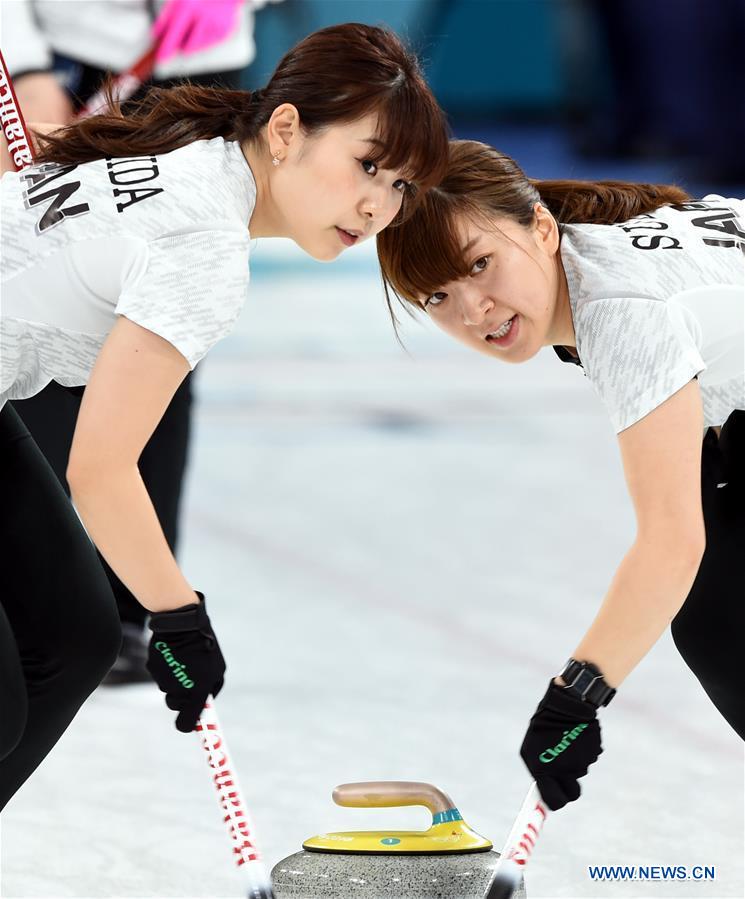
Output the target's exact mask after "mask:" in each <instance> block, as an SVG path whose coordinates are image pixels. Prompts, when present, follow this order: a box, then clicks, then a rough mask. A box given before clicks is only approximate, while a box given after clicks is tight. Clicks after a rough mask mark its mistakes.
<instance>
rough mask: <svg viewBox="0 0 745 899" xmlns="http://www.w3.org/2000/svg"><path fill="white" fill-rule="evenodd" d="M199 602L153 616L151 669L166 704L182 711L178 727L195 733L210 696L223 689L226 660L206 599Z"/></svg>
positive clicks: (149, 661)
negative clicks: (211, 621)
mask: <svg viewBox="0 0 745 899" xmlns="http://www.w3.org/2000/svg"><path fill="white" fill-rule="evenodd" d="M197 596H198V597H199V599H200V602H198V603H196V602H195V603H191V604H190V605H187V606H181V608H179V609H173V610H172V611H169V612H156V613H154V614H153V615H151V616H150V630H152V632H153V635H152V637H151V638H150V646H149V647H148V658H147V670H148V671H149V672H150V674H151V675H152V676H153V680H155V682H156V683H157V685H158V686H159V687H160V689H161V690H162V691H163V692H164V693H165V694H166V705H167V706H168V708H169V709H173V711H175V712H178V713H179V714H178V716H177V717H176V727H177V728H178V730H180V731H183V733H189V732H190V731H193V730H194V727H195V726H196V723H197V721H198V720H199V716H200V714H201V712H202V709H203V708H204V704H205V702H206V701H207V699H208V697H209V696H210V694H211V695H212V696H217V694H218V693H219V692H220V690H222V686H223V682H224V681H223V678H224V674H225V659H224V658H223V656H222V652H221V651H220V646H219V644H218V642H217V637H215V633H214V631H213V630H212V625H211V624H210V620H209V618H208V617H207V610H206V609H205V606H204V596H203V595H202V594H201V593H199V592H197Z"/></svg>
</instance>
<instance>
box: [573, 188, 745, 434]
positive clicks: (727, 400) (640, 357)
mask: <svg viewBox="0 0 745 899" xmlns="http://www.w3.org/2000/svg"><path fill="white" fill-rule="evenodd" d="M562 230H563V236H562V239H561V259H562V262H563V264H564V270H565V272H566V277H567V283H568V286H569V299H570V304H571V309H572V318H573V321H574V330H575V337H576V344H577V353H578V354H579V360H580V362H581V364H582V366H583V367H584V370H585V373H586V375H587V378H588V379H589V381H590V382H591V384H592V386H593V387H594V389H595V390H596V392H597V393H598V394H599V396H600V398H601V400H602V401H603V403H604V404H605V406H606V408H607V410H608V413H609V415H610V418H611V421H612V423H613V427H614V428H615V430H616V432H620V431H623V430H624V429H625V428H628V427H630V426H631V425H632V424H634V423H635V422H637V421H639V419H641V418H644V416H645V415H648V414H649V413H650V412H651V411H652V410H653V409H656V408H657V406H659V405H660V404H661V403H663V402H664V401H665V400H666V399H668V397H670V396H672V395H673V394H674V393H676V392H677V391H678V390H680V389H681V388H682V387H683V386H685V384H687V383H688V382H689V381H690V380H692V379H693V378H694V377H696V376H698V383H699V386H700V390H701V396H702V400H703V409H704V423H705V425H706V426H707V427H708V426H711V425H721V424H722V423H723V422H724V421H725V420H726V419H727V417H728V416H729V415H730V413H731V412H732V411H734V410H735V409H745V201H743V200H740V199H726V198H723V197H719V196H715V195H710V196H707V197H704V199H702V200H690V201H688V202H686V203H682V204H680V205H677V206H663V207H661V208H660V209H657V210H656V211H655V212H652V213H648V214H644V215H639V216H636V217H635V218H633V219H631V220H630V221H627V222H622V223H620V224H615V225H564V226H562ZM567 361H568V360H567Z"/></svg>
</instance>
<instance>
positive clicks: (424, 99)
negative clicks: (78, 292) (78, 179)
mask: <svg viewBox="0 0 745 899" xmlns="http://www.w3.org/2000/svg"><path fill="white" fill-rule="evenodd" d="M107 86H108V90H109V100H110V101H112V106H111V110H110V112H107V113H106V114H103V115H96V116H92V117H91V118H88V119H83V120H81V121H79V122H75V123H73V124H71V125H68V126H66V127H64V128H61V129H58V130H56V131H54V132H53V133H52V134H49V135H43V136H42V135H40V136H39V141H40V145H41V147H42V151H41V152H40V153H39V155H38V157H37V161H38V162H58V163H63V164H68V163H71V164H76V163H82V162H88V161H90V160H93V159H101V158H103V157H113V158H116V157H124V156H149V155H153V154H157V153H168V152H169V151H170V150H175V149H178V148H179V147H183V146H185V145H186V144H189V143H191V142H193V141H197V140H209V139H211V138H214V137H223V138H225V139H226V140H238V141H244V140H249V141H256V140H258V138H259V133H260V131H261V128H262V127H263V126H264V125H266V124H267V122H268V121H269V119H270V118H271V115H272V112H273V111H274V110H275V109H276V108H277V107H278V106H280V105H281V104H282V103H292V104H294V105H295V106H296V107H297V109H298V112H299V114H300V121H301V123H302V126H303V128H304V130H305V132H306V134H311V133H313V132H315V131H319V130H320V129H322V128H324V127H327V126H329V125H332V124H343V123H347V122H352V121H355V120H357V119H360V118H362V117H364V116H365V115H368V114H370V113H374V112H376V113H378V116H379V127H378V132H379V133H378V134H377V135H376V136H377V137H378V138H379V139H380V140H381V141H382V146H381V147H380V149H379V150H377V151H376V153H377V156H376V155H374V154H373V155H371V157H370V158H371V159H372V161H373V162H376V163H377V164H378V165H379V166H381V167H385V168H390V169H394V170H400V171H401V172H402V174H403V176H404V177H405V178H406V180H410V181H411V182H412V193H415V192H416V191H417V189H418V190H420V191H421V190H426V189H427V188H428V187H430V186H431V185H432V184H435V183H437V182H438V181H439V180H440V178H441V177H442V175H443V174H444V170H445V165H446V164H447V127H446V123H445V117H444V114H443V112H442V111H441V110H440V108H439V106H438V105H437V102H436V101H435V99H434V97H433V96H432V94H431V92H430V90H429V87H428V86H427V84H426V82H425V80H424V78H423V76H422V73H421V71H420V69H419V65H418V62H417V60H416V57H415V56H414V55H413V54H412V53H411V52H410V51H409V50H408V49H407V48H406V47H405V46H404V45H403V43H402V42H401V40H400V39H399V38H398V37H397V36H396V35H395V34H394V33H393V32H392V31H389V30H387V29H384V28H377V27H374V26H371V25H362V24H358V23H347V24H343V25H334V26H331V27H329V28H322V29H321V30H319V31H315V32H313V34H311V35H309V36H308V37H306V38H305V39H304V40H302V41H300V43H299V44H297V45H296V46H295V47H293V48H292V49H291V50H289V51H288V52H287V53H286V54H285V56H284V57H283V58H282V60H281V61H280V63H279V65H278V66H277V68H276V70H275V72H274V74H273V75H272V77H271V79H270V80H269V83H268V84H267V85H266V87H265V88H263V89H262V90H258V91H253V92H251V91H242V90H227V89H224V88H210V87H198V86H196V85H192V84H185V85H181V86H178V87H175V88H170V89H164V88H151V89H150V90H149V91H148V92H147V93H146V94H145V96H144V97H143V98H142V99H140V100H136V101H130V102H129V103H128V104H127V105H126V106H125V109H124V111H123V110H122V108H121V107H120V105H119V104H118V103H116V102H115V101H114V100H113V98H112V97H111V80H109V81H108V82H107Z"/></svg>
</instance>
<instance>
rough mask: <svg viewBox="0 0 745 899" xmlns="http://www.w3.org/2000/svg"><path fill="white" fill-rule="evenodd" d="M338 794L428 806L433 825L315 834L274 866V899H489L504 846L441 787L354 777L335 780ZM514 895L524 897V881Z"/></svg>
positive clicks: (349, 801)
mask: <svg viewBox="0 0 745 899" xmlns="http://www.w3.org/2000/svg"><path fill="white" fill-rule="evenodd" d="M333 799H334V802H335V803H336V804H337V805H342V806H345V807H347V808H398V807H399V806H406V805H423V806H425V808H428V809H429V811H430V812H431V813H432V826H431V827H430V829H429V830H425V831H409V830H381V831H350V832H347V833H322V834H320V836H317V837H311V838H310V839H309V840H306V841H305V842H304V843H303V849H302V851H301V852H296V853H295V854H294V855H290V856H288V857H287V858H285V859H283V860H282V861H281V862H279V863H278V864H276V865H275V866H274V868H273V870H272V884H273V887H274V895H275V896H276V899H352V897H355V896H360V897H362V899H484V894H485V893H486V888H487V886H488V885H489V882H490V880H491V875H492V873H493V871H494V866H495V865H496V863H497V859H498V858H499V853H498V852H493V851H491V850H492V844H491V842H490V841H489V840H487V839H485V838H484V837H482V836H480V835H479V834H477V833H476V831H474V830H471V828H470V827H469V826H468V824H466V822H465V821H464V820H463V817H462V816H461V814H460V812H459V811H458V809H457V808H456V807H455V805H454V804H453V801H452V800H451V799H450V797H449V796H447V795H446V794H445V793H443V792H442V790H438V789H437V787H434V786H432V784H426V783H415V782H408V781H383V782H373V783H353V784H342V785H341V786H340V787H337V788H336V789H335V790H334V792H333ZM515 897H516V899H526V896H525V886H524V884H523V883H522V882H521V883H520V886H519V888H518V890H517V891H516V892H515Z"/></svg>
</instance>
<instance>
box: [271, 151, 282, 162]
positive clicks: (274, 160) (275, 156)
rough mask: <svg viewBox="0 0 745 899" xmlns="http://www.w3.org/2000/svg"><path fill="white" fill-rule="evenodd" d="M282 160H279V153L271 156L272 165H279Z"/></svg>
mask: <svg viewBox="0 0 745 899" xmlns="http://www.w3.org/2000/svg"><path fill="white" fill-rule="evenodd" d="M281 161H282V160H281V159H280V158H279V151H277V152H276V153H274V154H273V158H272V165H279V164H280V162H281Z"/></svg>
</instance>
